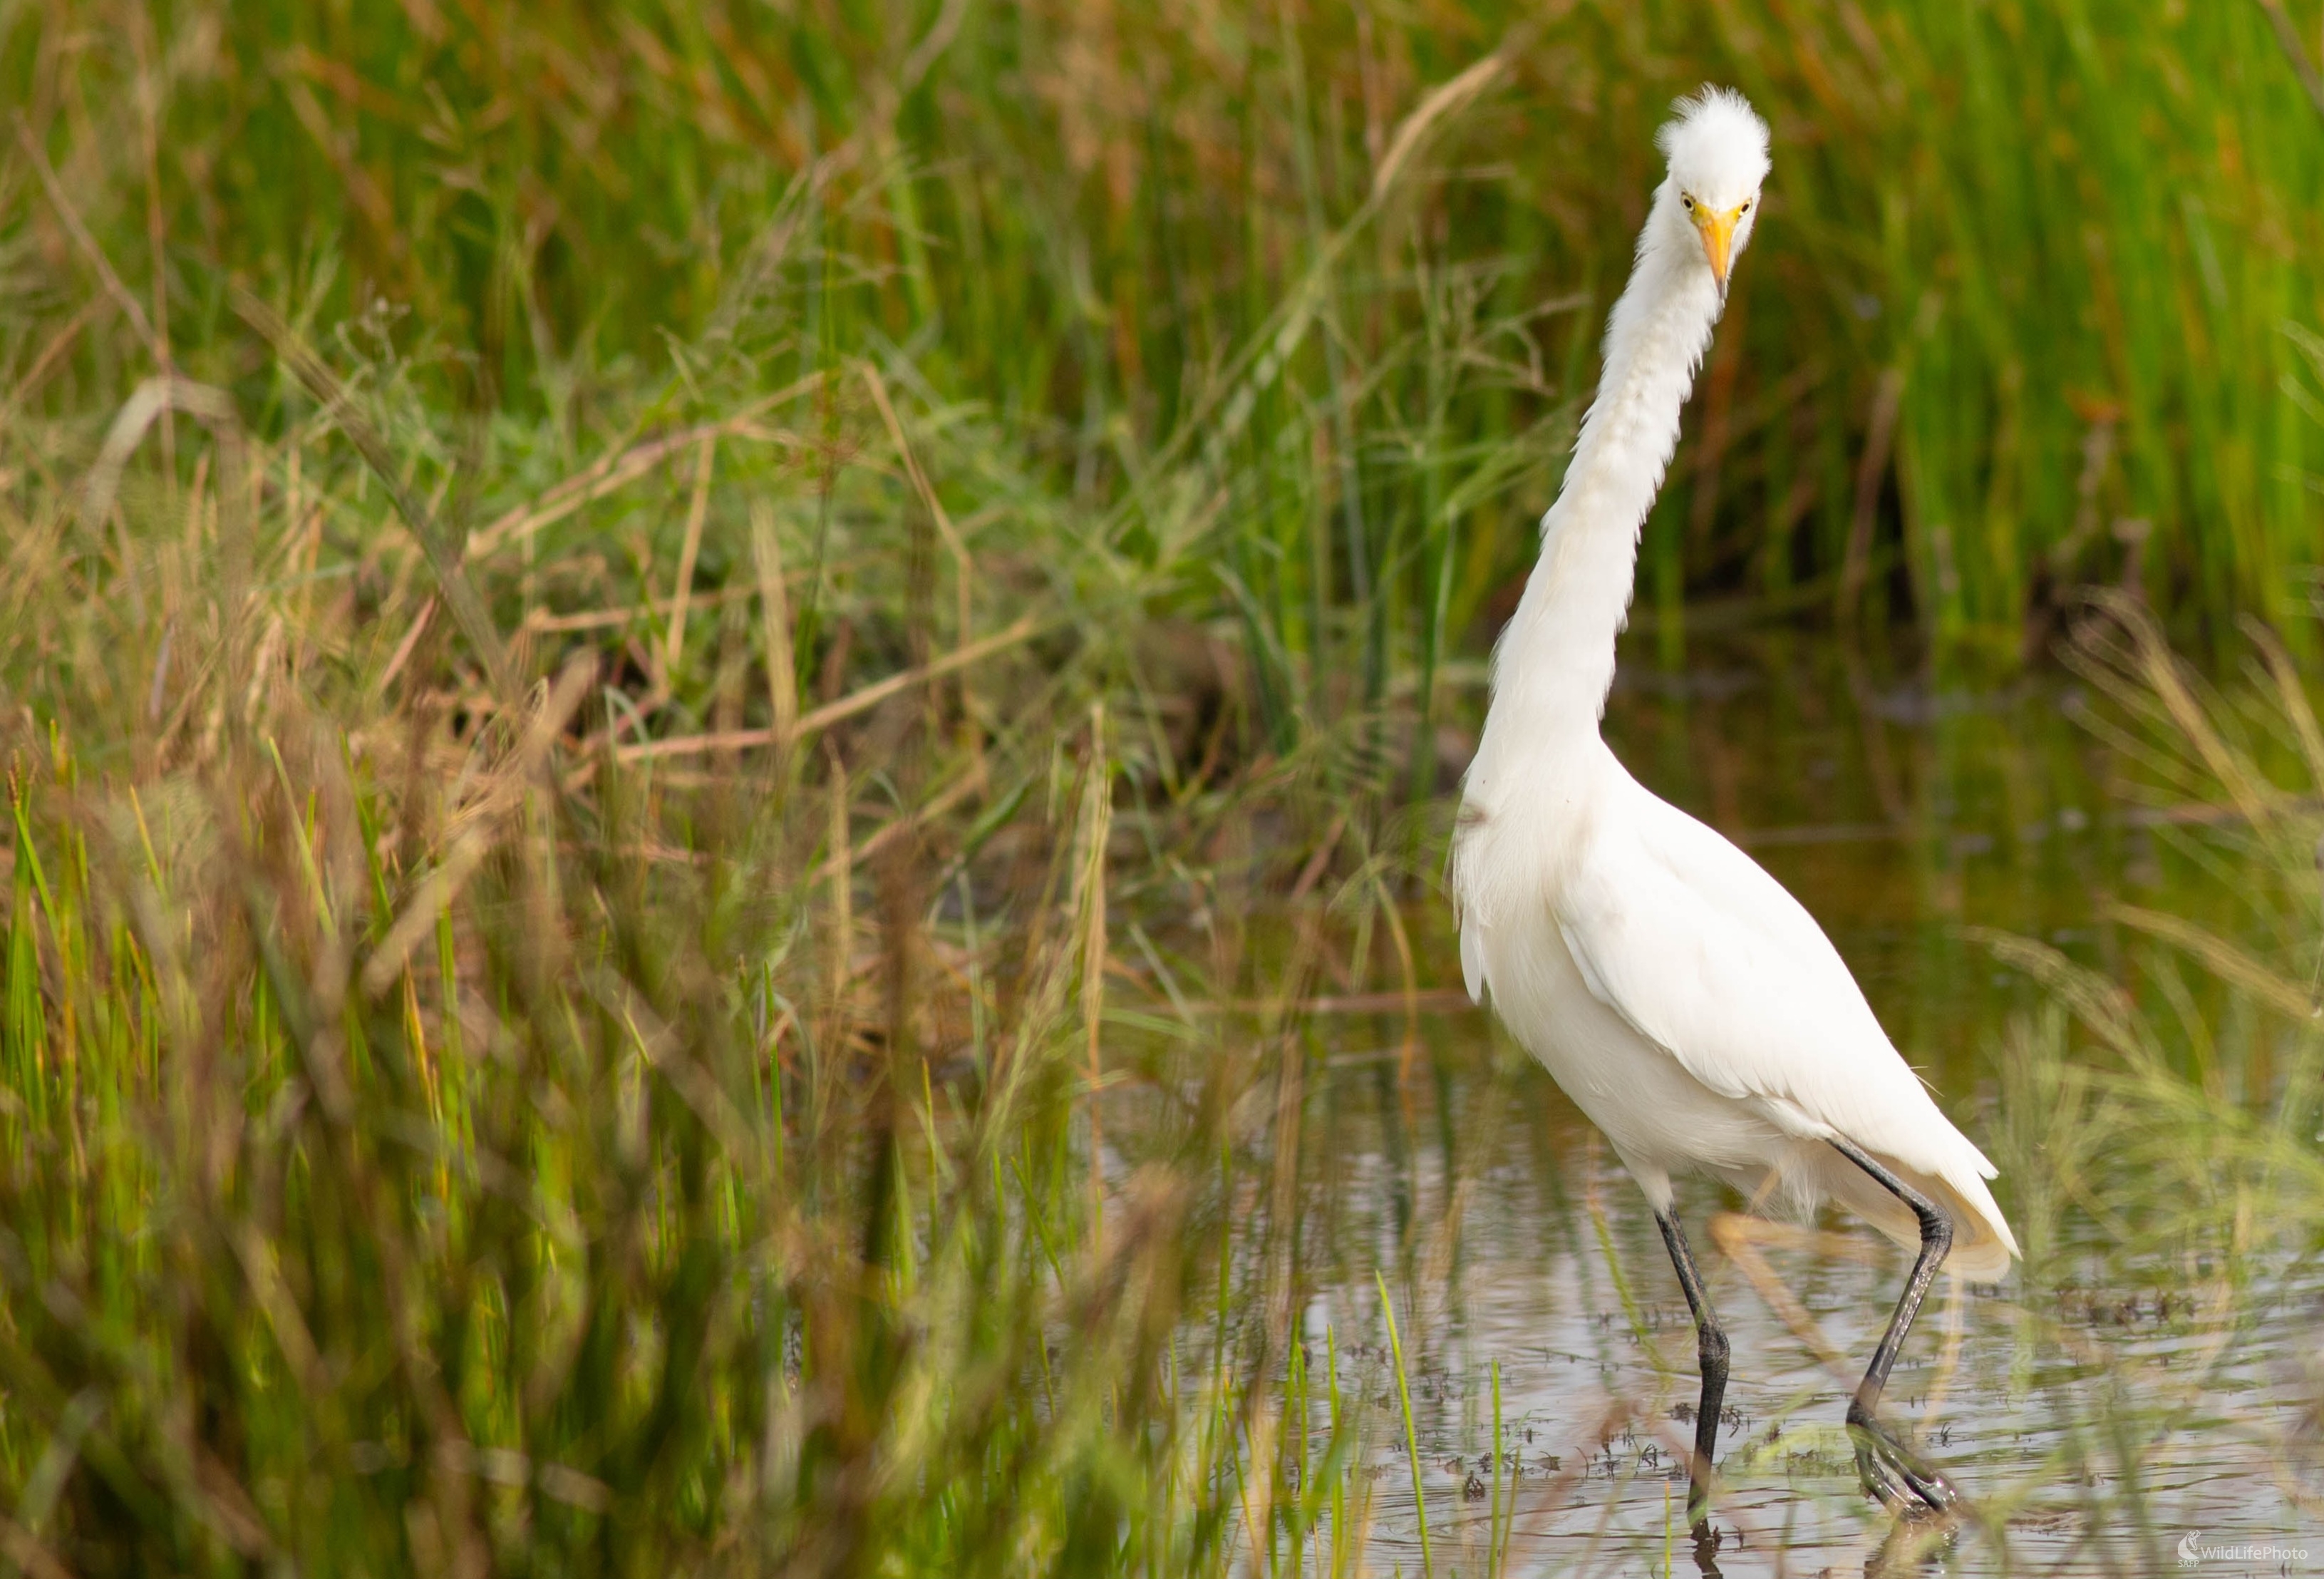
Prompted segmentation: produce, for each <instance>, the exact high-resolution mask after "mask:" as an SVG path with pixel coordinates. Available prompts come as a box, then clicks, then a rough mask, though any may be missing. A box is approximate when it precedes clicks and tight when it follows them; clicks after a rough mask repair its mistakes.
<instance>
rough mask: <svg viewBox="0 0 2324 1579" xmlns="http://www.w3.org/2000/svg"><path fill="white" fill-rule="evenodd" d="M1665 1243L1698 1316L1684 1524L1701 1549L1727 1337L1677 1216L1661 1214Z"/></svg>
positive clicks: (1722, 1403) (1708, 1507) (1724, 1385)
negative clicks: (1698, 1385)
mask: <svg viewBox="0 0 2324 1579" xmlns="http://www.w3.org/2000/svg"><path fill="white" fill-rule="evenodd" d="M1655 1222H1656V1223H1660V1224H1661V1225H1662V1231H1663V1242H1664V1243H1665V1245H1668V1246H1669V1247H1670V1258H1671V1265H1672V1266H1674V1267H1675V1268H1676V1269H1677V1270H1678V1286H1679V1287H1680V1288H1682V1289H1683V1290H1685V1292H1686V1307H1687V1309H1689V1310H1691V1311H1692V1312H1693V1313H1694V1338H1695V1349H1694V1354H1695V1362H1696V1364H1697V1366H1698V1368H1699V1369H1700V1370H1701V1372H1702V1397H1701V1401H1699V1402H1698V1403H1697V1404H1696V1405H1695V1411H1694V1459H1693V1461H1692V1463H1691V1464H1688V1465H1687V1471H1686V1521H1687V1523H1688V1524H1689V1525H1690V1526H1691V1527H1692V1529H1693V1532H1694V1538H1695V1544H1696V1545H1697V1546H1698V1547H1700V1546H1701V1544H1702V1542H1703V1540H1704V1539H1705V1537H1708V1535H1709V1534H1710V1528H1711V1527H1710V1510H1711V1450H1712V1449H1713V1448H1715V1447H1717V1446H1718V1445H1719V1411H1720V1409H1721V1408H1724V1407H1725V1405H1726V1401H1727V1334H1726V1333H1725V1332H1724V1331H1723V1330H1721V1329H1720V1325H1719V1316H1718V1313H1717V1312H1716V1311H1713V1310H1712V1309H1711V1296H1710V1295H1708V1294H1706V1293H1704V1292H1703V1289H1702V1274H1701V1273H1700V1272H1698V1271H1696V1270H1694V1252H1693V1251H1692V1250H1689V1249H1688V1248H1687V1243H1686V1230H1684V1229H1683V1228H1681V1227H1680V1226H1679V1225H1678V1214H1677V1213H1675V1212H1657V1213H1655Z"/></svg>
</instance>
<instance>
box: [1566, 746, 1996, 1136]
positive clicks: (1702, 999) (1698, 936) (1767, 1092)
mask: <svg viewBox="0 0 2324 1579" xmlns="http://www.w3.org/2000/svg"><path fill="white" fill-rule="evenodd" d="M1635 794H1636V799H1635V800H1634V801H1633V802H1632V803H1631V804H1630V805H1629V806H1627V807H1625V808H1624V809H1625V811H1626V812H1629V813H1632V815H1627V816H1624V817H1613V818H1608V819H1606V820H1605V822H1604V823H1602V824H1601V827H1603V828H1604V829H1605V830H1606V831H1604V832H1603V833H1601V835H1600V836H1599V837H1598V838H1596V839H1594V840H1593V841H1592V842H1591V847H1590V848H1589V850H1588V851H1587V852H1586V854H1585V855H1584V857H1583V859H1582V863H1581V868H1580V870H1579V871H1578V872H1577V873H1576V874H1575V880H1574V881H1573V882H1571V883H1568V884H1566V885H1564V887H1563V891H1562V892H1561V894H1560V897H1559V900H1558V901H1557V906H1556V910H1557V915H1556V919H1557V924H1558V929H1559V931H1560V933H1561V934H1562V935H1563V938H1564V940H1565V944H1566V946H1567V948H1568V949H1569V950H1570V951H1571V952H1572V956H1573V958H1574V961H1575V963H1576V965H1579V967H1580V969H1581V973H1582V980H1583V981H1584V982H1585V983H1587V984H1588V986H1589V989H1590V991H1591V993H1592V994H1593V995H1594V996H1595V997H1597V998H1598V999H1599V1001H1600V1002H1603V1003H1605V1004H1606V1005H1607V1006H1608V1007H1609V1008H1610V1009H1612V1010H1613V1011H1615V1012H1616V1013H1618V1014H1619V1015H1621V1016H1622V1018H1623V1019H1624V1020H1627V1021H1628V1022H1629V1024H1630V1026H1631V1027H1632V1028H1633V1029H1634V1030H1637V1032H1638V1033H1639V1034H1640V1035H1641V1036H1643V1037H1645V1038H1646V1039H1648V1040H1649V1041H1652V1042H1654V1043H1655V1045H1657V1046H1659V1047H1661V1048H1665V1050H1666V1051H1668V1052H1669V1053H1670V1054H1671V1056H1672V1057H1675V1058H1676V1059H1678V1060H1679V1062H1680V1063H1681V1064H1682V1065H1683V1066H1684V1067H1685V1068H1686V1070H1687V1072H1688V1073H1689V1074H1691V1075H1692V1076H1694V1077H1695V1078H1696V1079H1697V1080H1700V1081H1701V1082H1702V1084H1703V1085H1707V1086H1709V1087H1710V1088H1711V1090H1713V1091H1716V1092H1719V1093H1720V1094H1723V1095H1726V1096H1729V1097H1733V1098H1737V1099H1757V1103H1758V1105H1760V1106H1761V1108H1762V1109H1763V1111H1765V1112H1766V1113H1767V1114H1768V1115H1769V1117H1770V1118H1771V1119H1773V1120H1774V1121H1775V1122H1777V1123H1778V1124H1780V1125H1781V1126H1782V1127H1784V1128H1785V1129H1788V1130H1790V1131H1793V1132H1794V1133H1797V1134H1803V1135H1809V1136H1821V1135H1824V1134H1828V1133H1831V1132H1838V1133H1840V1134H1843V1135H1846V1136H1848V1137H1849V1139H1851V1140H1855V1141H1856V1142H1857V1143H1858V1145H1862V1146H1866V1147H1868V1148H1870V1149H1872V1150H1877V1151H1880V1152H1885V1153H1886V1154H1887V1155H1889V1156H1891V1157H1894V1158H1895V1159H1897V1160H1899V1161H1901V1162H1904V1163H1906V1164H1907V1165H1909V1166H1913V1167H1916V1168H1927V1169H1929V1170H1931V1171H1933V1172H1950V1171H1951V1170H1952V1169H1953V1168H1957V1167H1959V1166H1960V1164H1962V1163H1963V1162H1965V1161H1968V1160H1969V1158H1974V1163H1973V1164H1972V1166H1974V1167H1975V1168H1976V1169H1977V1171H1978V1172H1980V1173H1982V1174H1984V1175H1986V1176H1987V1177H1990V1176H1991V1173H1992V1167H1991V1165H1990V1164H1989V1163H1987V1162H1986V1160H1985V1159H1984V1158H1983V1157H1982V1156H1981V1155H1978V1154H1977V1152H1976V1148H1975V1147H1973V1146H1971V1145H1969V1142H1968V1140H1966V1139H1965V1138H1963V1137H1962V1136H1961V1135H1960V1131H1957V1130H1955V1129H1953V1127H1952V1126H1951V1124H1950V1122H1947V1121H1946V1120H1945V1118H1944V1117H1943V1115H1942V1114H1941V1113H1939V1112H1938V1110H1937V1107H1936V1104H1935V1103H1933V1102H1932V1101H1931V1100H1930V1098H1929V1095H1928V1093H1927V1091H1926V1089H1925V1088H1923V1085H1922V1084H1921V1081H1920V1078H1919V1076H1916V1075H1914V1073H1913V1071H1912V1069H1911V1068H1910V1067H1907V1066H1906V1064H1905V1063H1904V1059H1903V1057H1900V1056H1899V1055H1898V1054H1897V1052H1896V1049H1895V1046H1894V1045H1893V1044H1892V1043H1891V1042H1890V1041H1889V1039H1888V1037H1887V1034H1886V1032H1885V1031H1884V1030H1881V1028H1880V1022H1879V1020H1877V1018H1876V1017H1875V1016H1874V1014H1873V1012H1872V1008H1871V1005H1870V1004H1868V1003H1867V1002H1865V999H1864V993H1863V992H1862V991H1861V989H1859V988H1858V986H1857V984H1856V979H1855V977H1853V976H1852V975H1850V974H1849V970H1848V966H1847V965H1846V964H1845V963H1844V962H1842V960H1841V959H1840V954H1839V952H1838V951H1837V950H1836V949H1834V948H1833V947H1832V946H1831V940H1830V939H1829V938H1827V937H1825V936H1824V934H1823V929H1822V928H1820V927H1818V926H1817V925H1816V923H1815V919H1814V918H1813V917H1812V916H1810V915H1809V914H1808V913H1807V911H1806V910H1804V909H1803V908H1802V906H1801V905H1800V903H1799V901H1798V900H1795V899H1794V898H1793V897H1792V896H1791V895H1790V894H1789V893H1788V892H1786V891H1784V887H1783V885H1782V884H1780V883H1778V882H1775V879H1774V878H1772V877H1770V876H1768V875H1767V874H1766V872H1764V871H1762V870H1761V869H1760V868H1759V866H1758V865H1757V863H1754V862H1753V861H1752V860H1751V858H1750V857H1749V856H1748V855H1746V854H1743V852H1742V851H1740V850H1738V849H1737V848H1736V847H1735V846H1734V845H1731V844H1729V843H1728V841H1727V840H1725V839H1724V838H1721V837H1720V836H1719V835H1718V834H1716V833H1714V832H1713V831H1712V830H1711V829H1710V828H1708V827H1705V826H1703V825H1702V824H1701V823H1699V822H1697V821H1696V820H1695V819H1694V818H1692V817H1688V816H1687V815H1686V814H1685V813H1683V812H1682V811H1679V810H1678V809H1677V808H1674V807H1671V806H1667V805H1665V803H1663V802H1662V801H1660V800H1657V799H1655V798H1654V797H1652V796H1651V795H1648V794H1646V792H1645V791H1644V790H1643V789H1639V790H1636V791H1635ZM1962 1149H1965V1150H1966V1151H1967V1153H1968V1156H1967V1157H1965V1156H1964V1155H1963V1150H1962Z"/></svg>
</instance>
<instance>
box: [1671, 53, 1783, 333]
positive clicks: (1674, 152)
mask: <svg viewBox="0 0 2324 1579" xmlns="http://www.w3.org/2000/svg"><path fill="white" fill-rule="evenodd" d="M1672 107H1673V109H1674V111H1675V112H1676V113H1675V114H1674V116H1673V118H1672V119H1671V120H1670V121H1668V122H1667V123H1665V125H1664V126H1663V129H1662V130H1661V131H1660V132H1658V133H1656V134H1655V146H1656V147H1658V148H1660V149H1661V150H1662V151H1663V152H1664V153H1665V155H1666V156H1668V158H1669V160H1670V175H1669V176H1668V178H1667V179H1665V180H1664V182H1663V184H1662V189H1660V190H1659V191H1657V192H1656V193H1655V209H1656V211H1657V212H1656V218H1657V221H1658V223H1659V227H1660V228H1661V230H1662V231H1663V232H1664V235H1665V239H1670V240H1675V239H1676V238H1677V237H1678V236H1680V235H1685V236H1688V237H1690V238H1691V239H1692V242H1693V243H1694V244H1697V245H1699V247H1700V250H1701V255H1702V260H1703V262H1704V263H1706V264H1707V265H1708V266H1709V267H1710V270H1711V277H1712V278H1713V279H1715V280H1717V281H1718V282H1719V289H1720V292H1721V294H1724V293H1725V291H1726V290H1727V274H1728V271H1729V270H1730V269H1732V268H1733V267H1734V266H1735V260H1736V259H1737V258H1738V257H1739V256H1741V255H1742V252H1743V248H1744V246H1745V245H1746V244H1747V243H1748V242H1749V241H1750V239H1751V226H1752V225H1753V223H1754V222H1755V221H1757V218H1758V217H1759V183H1760V182H1762V181H1764V180H1766V179H1767V123H1766V122H1765V121H1763V120H1761V119H1760V118H1759V117H1758V115H1757V113H1755V112H1754V111H1753V110H1752V108H1751V106H1750V103H1749V102H1748V100H1746V99H1745V98H1744V97H1743V96H1742V95H1741V94H1739V93H1738V92H1736V91H1735V90H1734V89H1733V88H1710V87H1706V88H1703V89H1702V90H1701V92H1699V93H1694V94H1690V95H1689V96H1688V97H1685V98H1683V99H1680V100H1679V101H1678V103H1677V104H1676V105H1674V106H1672Z"/></svg>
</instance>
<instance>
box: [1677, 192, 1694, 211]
mask: <svg viewBox="0 0 2324 1579" xmlns="http://www.w3.org/2000/svg"><path fill="white" fill-rule="evenodd" d="M1678 200H1679V201H1680V202H1682V203H1684V204H1685V205H1686V208H1687V212H1688V213H1690V214H1692V213H1693V212H1694V199H1692V197H1690V196H1688V195H1687V194H1686V193H1684V192H1681V193H1680V194H1679V195H1678Z"/></svg>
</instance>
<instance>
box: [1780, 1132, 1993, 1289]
mask: <svg viewBox="0 0 2324 1579" xmlns="http://www.w3.org/2000/svg"><path fill="white" fill-rule="evenodd" d="M1815 1150H1816V1151H1817V1152H1818V1153H1820V1155H1819V1156H1818V1157H1817V1159H1816V1161H1815V1164H1814V1167H1815V1171H1816V1175H1817V1177H1816V1183H1817V1184H1818V1185H1819V1186H1820V1187H1821V1189H1822V1192H1823V1193H1824V1194H1825V1195H1827V1196H1831V1198H1832V1199H1834V1200H1836V1201H1838V1202H1840V1204H1841V1205H1844V1206H1846V1207H1847V1208H1848V1209H1849V1211H1851V1212H1854V1213H1855V1214H1857V1215H1858V1216H1859V1217H1862V1218H1863V1219H1864V1220H1865V1221H1866V1222H1867V1223H1871V1224H1872V1225H1873V1226H1874V1227H1875V1228H1877V1229H1879V1230H1880V1232H1881V1233H1885V1234H1886V1235H1887V1236H1888V1237H1889V1238H1891V1239H1893V1240H1895V1242H1897V1243H1898V1244H1901V1245H1903V1246H1904V1247H1905V1248H1906V1249H1908V1250H1918V1249H1919V1248H1920V1244H1921V1225H1920V1223H1919V1222H1918V1221H1917V1220H1915V1219H1914V1215H1913V1213H1912V1210H1911V1208H1909V1207H1907V1206H1906V1205H1904V1202H1902V1201H1900V1200H1898V1199H1897V1198H1896V1197H1895V1196H1892V1195H1890V1194H1889V1193H1888V1192H1887V1191H1886V1189H1884V1188H1882V1187H1881V1186H1880V1185H1879V1184H1878V1183H1877V1181H1876V1180H1875V1179H1874V1178H1873V1177H1872V1176H1871V1175H1869V1174H1867V1173H1866V1172H1865V1171H1864V1170H1863V1169H1862V1168H1858V1167H1857V1166H1856V1165H1855V1164H1854V1163H1852V1162H1850V1161H1849V1160H1848V1159H1846V1158H1844V1157H1842V1156H1840V1153H1839V1152H1837V1151H1834V1150H1831V1148H1829V1147H1824V1146H1819V1147H1817V1148H1816V1149H1815ZM1880 1161H1881V1164H1882V1166H1884V1167H1886V1168H1892V1169H1894V1170H1895V1173H1896V1175H1897V1177H1900V1178H1902V1179H1903V1180H1904V1182H1905V1183H1906V1184H1908V1185H1911V1186H1912V1187H1914V1189H1916V1190H1918V1191H1919V1192H1920V1193H1921V1194H1923V1196H1928V1197H1929V1198H1930V1199H1931V1200H1932V1201H1934V1202H1936V1204H1937V1205H1938V1206H1939V1208H1941V1210H1942V1211H1943V1212H1944V1214H1945V1215H1946V1216H1947V1217H1949V1218H1950V1219H1951V1220H1952V1225H1953V1248H1952V1253H1951V1254H1950V1255H1949V1256H1947V1257H1946V1258H1945V1267H1946V1269H1947V1270H1950V1271H1953V1272H1957V1273H1959V1274H1960V1276H1962V1277H1964V1278H1967V1279H1970V1280H1971V1281H1973V1282H1979V1283H1990V1282H1994V1281H1997V1280H1998V1279H2001V1278H2003V1277H2006V1275H2007V1274H2008V1271H2009V1263H2010V1262H2011V1261H2012V1260H2015V1258H2016V1256H2017V1253H2018V1251H2017V1237H2016V1235H2015V1234H2013V1233H2010V1232H2009V1223H2008V1221H2007V1219H2006V1218H2004V1217H2003V1216H2002V1214H2001V1208H2000V1206H1999V1205H1997V1204H1996V1203H1995V1201H1994V1198H1993V1192H1992V1190H1990V1189H1988V1188H1987V1187H1986V1183H1985V1180H1984V1179H1983V1178H1981V1177H1978V1173H1977V1171H1976V1170H1975V1169H1973V1168H1952V1169H1950V1170H1948V1171H1947V1172H1945V1173H1943V1174H1929V1173H1924V1172H1923V1171H1922V1170H1921V1169H1919V1168H1907V1167H1905V1166H1904V1164H1902V1163H1899V1162H1896V1161H1895V1160H1893V1159H1888V1158H1882V1159H1880Z"/></svg>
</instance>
